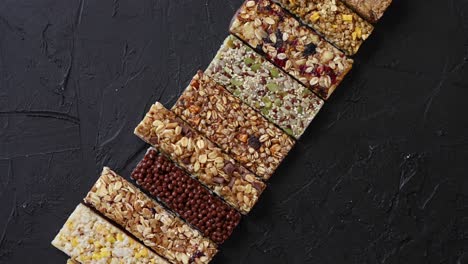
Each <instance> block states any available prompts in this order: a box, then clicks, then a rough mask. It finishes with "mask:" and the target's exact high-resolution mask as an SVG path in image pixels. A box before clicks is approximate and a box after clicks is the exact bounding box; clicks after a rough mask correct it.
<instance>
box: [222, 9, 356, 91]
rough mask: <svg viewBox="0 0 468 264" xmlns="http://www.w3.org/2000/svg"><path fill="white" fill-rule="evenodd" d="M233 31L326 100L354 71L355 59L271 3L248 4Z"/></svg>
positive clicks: (240, 13)
mask: <svg viewBox="0 0 468 264" xmlns="http://www.w3.org/2000/svg"><path fill="white" fill-rule="evenodd" d="M230 30H231V33H233V34H235V35H236V36H238V37H239V38H240V39H242V40H243V41H244V42H246V43H247V44H249V45H250V46H251V47H253V48H254V49H255V50H256V51H257V52H259V53H260V54H262V55H264V56H266V58H267V59H268V60H270V61H271V62H273V63H274V64H275V65H276V66H278V67H280V68H282V69H283V70H284V71H286V72H287V73H289V74H290V75H291V76H293V77H294V78H296V79H297V80H299V81H300V82H301V83H303V84H304V85H305V86H306V87H308V88H309V89H311V90H312V91H314V92H315V93H317V94H318V95H319V96H320V97H322V98H323V99H327V98H329V97H330V95H331V94H332V93H333V91H334V90H335V89H336V87H337V86H338V85H339V84H340V82H341V81H342V80H343V78H344V76H345V75H346V74H347V73H348V71H349V70H351V68H352V64H353V60H352V59H350V58H347V57H346V56H345V54H344V53H343V52H341V51H340V50H338V49H337V48H335V47H334V46H333V45H331V44H330V43H328V42H327V41H326V40H325V39H323V38H322V37H320V36H319V35H318V34H317V33H315V32H314V31H313V30H312V29H311V28H309V27H307V26H304V25H301V24H300V23H299V21H298V20H296V19H295V18H294V17H292V15H291V14H289V13H288V12H286V11H285V10H284V9H282V8H281V7H280V6H279V5H277V4H275V3H273V2H271V1H270V0H249V1H246V2H245V3H244V4H243V5H242V6H241V8H240V9H239V10H238V11H237V14H236V15H235V16H234V18H233V20H232V22H231V27H230Z"/></svg>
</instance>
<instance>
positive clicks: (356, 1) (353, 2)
mask: <svg viewBox="0 0 468 264" xmlns="http://www.w3.org/2000/svg"><path fill="white" fill-rule="evenodd" d="M341 1H343V2H344V3H345V4H347V5H348V6H349V7H351V8H352V9H354V11H356V12H357V13H359V14H360V15H361V16H362V17H363V18H365V19H367V20H368V21H370V22H372V23H375V22H377V21H378V20H379V19H380V18H381V17H382V16H383V14H384V12H385V10H387V8H388V7H389V6H390V4H391V3H392V0H341Z"/></svg>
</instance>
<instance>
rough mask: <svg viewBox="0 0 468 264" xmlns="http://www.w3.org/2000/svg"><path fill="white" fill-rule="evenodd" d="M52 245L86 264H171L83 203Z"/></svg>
mask: <svg viewBox="0 0 468 264" xmlns="http://www.w3.org/2000/svg"><path fill="white" fill-rule="evenodd" d="M52 245H53V246H55V247H56V248H58V249H59V250H61V251H63V252H64V253H65V254H67V255H68V256H70V257H72V258H73V259H75V260H76V261H78V262H80V263H83V264H87V263H96V264H104V263H126V264H131V263H144V264H149V263H152V264H154V263H157V264H163V263H164V264H166V263H168V262H167V261H166V260H164V259H163V258H161V257H160V256H158V255H156V254H155V253H153V252H152V251H150V250H148V249H147V248H145V247H144V246H143V245H142V244H140V243H138V242H137V241H135V240H134V239H133V238H131V237H130V236H128V235H127V234H125V233H124V232H123V231H121V230H120V229H118V228H117V227H115V226H113V225H112V224H111V223H109V222H108V221H107V220H105V219H104V218H102V217H101V216H99V215H97V214H96V213H94V212H93V211H92V210H91V209H89V208H87V207H86V206H84V205H82V204H79V205H78V206H77V207H76V209H75V211H74V212H73V213H72V214H71V215H70V217H69V218H68V220H67V221H66V222H65V225H64V226H63V227H62V229H61V230H60V232H59V233H58V234H57V236H56V237H55V238H54V240H53V241H52Z"/></svg>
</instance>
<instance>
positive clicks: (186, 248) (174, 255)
mask: <svg viewBox="0 0 468 264" xmlns="http://www.w3.org/2000/svg"><path fill="white" fill-rule="evenodd" d="M84 201H85V203H87V204H89V205H90V206H92V207H94V208H95V209H96V210H97V211H99V212H100V213H101V214H103V215H104V216H106V217H107V218H109V219H111V220H112V221H114V222H115V223H117V224H118V225H120V226H122V227H123V228H125V230H127V231H128V232H130V233H131V234H132V235H134V236H135V237H136V238H138V239H139V240H141V241H143V243H144V244H145V245H146V246H148V247H149V248H151V249H153V250H154V251H155V252H156V253H158V254H159V255H161V256H163V257H165V258H166V259H168V260H169V261H170V262H172V263H184V264H186V263H208V262H209V261H210V260H211V259H212V258H213V256H214V255H215V254H216V252H217V250H216V245H215V244H214V243H213V242H211V241H209V240H208V239H206V238H204V237H203V236H202V235H201V234H200V233H199V232H198V231H197V230H194V229H193V228H192V227H190V226H189V225H187V224H186V223H184V222H183V221H182V220H181V219H179V218H178V217H176V216H174V215H172V214H170V213H168V212H167V211H166V209H164V208H163V207H162V206H161V205H160V204H158V203H157V202H155V201H154V200H152V199H151V198H149V197H148V196H147V195H146V194H144V193H143V192H141V191H140V190H139V189H138V188H137V187H135V186H133V185H132V184H131V183H129V182H128V181H126V180H125V179H124V178H122V177H121V176H119V175H117V174H116V173H115V172H113V171H112V170H110V169H109V168H107V167H105V168H104V169H103V171H102V174H101V177H99V179H98V180H97V182H96V183H95V184H94V186H93V187H92V189H91V191H90V192H89V193H88V195H87V196H86V198H85V199H84Z"/></svg>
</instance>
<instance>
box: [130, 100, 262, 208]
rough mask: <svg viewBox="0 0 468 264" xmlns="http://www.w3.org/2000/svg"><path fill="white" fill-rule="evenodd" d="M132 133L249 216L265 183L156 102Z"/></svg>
mask: <svg viewBox="0 0 468 264" xmlns="http://www.w3.org/2000/svg"><path fill="white" fill-rule="evenodd" d="M135 134H136V135H137V136H139V137H140V138H142V139H143V140H145V141H146V142H148V143H150V144H152V145H153V146H154V147H156V148H158V149H159V150H160V151H162V152H164V153H165V154H167V155H168V156H169V157H170V158H171V159H172V160H174V161H175V162H177V163H178V164H179V165H180V166H182V167H183V168H184V169H186V170H187V171H188V172H189V173H191V174H192V175H193V176H195V177H196V178H197V179H198V180H199V181H200V182H202V183H203V184H205V185H206V186H207V187H208V188H210V189H211V190H213V191H214V192H215V193H216V194H218V195H219V196H221V197H222V198H224V200H225V201H226V202H228V203H229V204H230V205H232V206H233V207H234V208H236V209H238V210H239V211H241V213H243V214H246V213H248V212H249V211H250V210H251V209H252V207H253V206H254V205H255V203H256V202H257V200H258V197H259V196H260V194H261V193H262V191H263V189H264V188H265V184H264V183H263V182H262V181H260V180H258V179H256V177H255V176H254V175H253V174H252V173H251V172H249V171H248V170H247V169H246V168H244V167H242V166H241V165H239V164H238V163H236V162H235V161H234V160H233V159H232V158H230V157H229V156H228V155H227V154H225V153H224V152H223V151H222V150H221V149H220V148H219V147H217V146H216V145H215V144H214V143H212V142H211V141H209V140H208V139H207V138H206V137H204V136H202V135H201V134H200V133H198V132H197V131H196V130H194V129H193V128H191V127H190V126H189V125H188V124H187V123H185V122H184V121H182V119H180V118H178V117H177V116H176V115H175V114H174V113H173V112H171V111H169V110H168V109H166V108H165V107H164V106H163V105H162V104H160V103H159V102H157V103H155V104H154V105H152V106H151V109H150V110H149V112H148V113H147V114H146V116H145V118H144V119H143V121H141V122H140V124H139V125H138V126H137V127H136V128H135Z"/></svg>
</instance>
